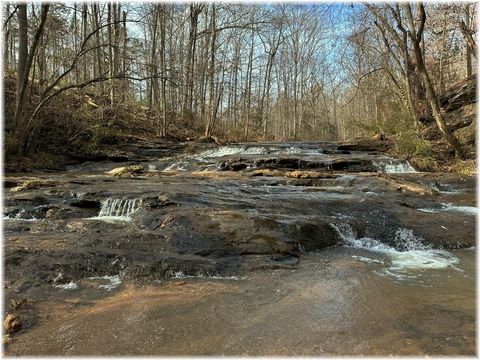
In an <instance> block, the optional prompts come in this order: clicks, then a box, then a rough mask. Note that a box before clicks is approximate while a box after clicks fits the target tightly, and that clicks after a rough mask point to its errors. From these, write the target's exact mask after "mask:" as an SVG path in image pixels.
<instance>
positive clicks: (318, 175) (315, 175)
mask: <svg viewBox="0 0 480 360" xmlns="http://www.w3.org/2000/svg"><path fill="white" fill-rule="evenodd" d="M285 176H286V177H292V178H297V179H332V178H336V177H338V175H335V174H331V173H325V172H319V171H302V170H296V171H289V172H286V173H285Z"/></svg>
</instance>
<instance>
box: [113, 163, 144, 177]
mask: <svg viewBox="0 0 480 360" xmlns="http://www.w3.org/2000/svg"><path fill="white" fill-rule="evenodd" d="M143 170H144V168H143V166H141V165H132V166H122V167H119V168H115V169H112V170H110V171H107V174H108V175H112V176H132V175H134V174H140V173H142V172H143Z"/></svg>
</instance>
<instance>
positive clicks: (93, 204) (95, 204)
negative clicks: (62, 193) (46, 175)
mask: <svg viewBox="0 0 480 360" xmlns="http://www.w3.org/2000/svg"><path fill="white" fill-rule="evenodd" d="M65 204H67V205H69V206H73V207H77V208H81V209H96V210H99V209H100V201H98V200H88V199H70V200H67V201H65Z"/></svg>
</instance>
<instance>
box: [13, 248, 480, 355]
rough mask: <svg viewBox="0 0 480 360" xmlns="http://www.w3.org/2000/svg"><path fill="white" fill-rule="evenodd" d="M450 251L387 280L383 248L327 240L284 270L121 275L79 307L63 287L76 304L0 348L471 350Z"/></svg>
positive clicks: (465, 284) (469, 293)
mask: <svg viewBox="0 0 480 360" xmlns="http://www.w3.org/2000/svg"><path fill="white" fill-rule="evenodd" d="M452 256H454V257H455V258H456V259H458V264H456V267H457V269H454V268H452V267H446V268H443V269H438V268H423V269H413V268H410V269H409V270H408V271H405V274H407V275H408V274H410V275H415V277H413V276H412V277H406V278H404V279H399V278H392V277H388V276H384V274H382V273H381V272H382V270H385V269H386V268H388V267H389V264H388V263H386V261H385V257H384V254H382V253H379V252H372V251H369V250H366V249H357V248H354V247H337V248H330V249H326V250H323V251H321V252H317V253H310V254H305V256H304V257H303V260H302V262H301V263H300V266H299V268H298V269H296V270H291V269H288V270H287V269H280V270H274V271H263V272H252V273H248V274H247V277H243V278H236V279H228V278H227V279H225V278H223V279H222V278H218V279H210V278H207V277H205V278H195V279H184V280H183V281H181V282H178V280H170V281H166V282H164V283H161V284H159V285H155V286H154V285H149V286H139V285H133V284H129V283H125V284H123V285H122V286H121V287H120V288H119V289H118V290H116V291H114V292H113V293H112V295H111V296H109V297H107V298H105V299H103V300H99V301H96V302H95V303H94V304H93V305H91V304H90V305H88V304H85V305H83V306H81V304H82V301H85V302H87V300H88V299H85V298H84V297H85V294H87V293H86V292H82V289H81V287H80V288H79V289H78V290H71V291H69V292H68V294H71V295H70V296H72V297H74V299H71V301H77V302H78V304H79V306H78V308H77V309H76V310H73V311H71V312H70V314H69V315H67V316H66V317H65V315H64V314H63V315H59V314H53V315H52V318H54V319H55V320H51V321H48V320H45V321H43V322H42V323H41V324H40V325H39V326H38V327H36V328H34V329H32V330H31V331H29V332H27V333H25V334H23V335H21V336H20V337H19V338H18V339H17V340H16V341H15V342H14V343H13V344H11V345H10V346H9V348H8V352H7V353H9V354H32V353H33V352H34V353H35V354H39V355H60V354H63V355H119V354H123V355H290V356H300V355H390V354H393V355H427V354H428V355H462V354H463V355H473V354H474V353H475V272H474V271H475V253H474V251H473V250H457V251H454V252H453V253H452ZM366 259H369V260H368V261H366ZM51 311H52V310H51ZM56 316H57V317H56Z"/></svg>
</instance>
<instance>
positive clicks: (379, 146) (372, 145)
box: [337, 139, 389, 152]
mask: <svg viewBox="0 0 480 360" xmlns="http://www.w3.org/2000/svg"><path fill="white" fill-rule="evenodd" d="M388 147H389V146H388V143H387V142H385V141H379V140H373V139H372V140H361V141H358V142H353V143H343V144H340V145H338V146H337V150H348V151H368V152H385V151H387V150H388Z"/></svg>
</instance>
